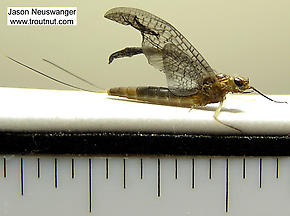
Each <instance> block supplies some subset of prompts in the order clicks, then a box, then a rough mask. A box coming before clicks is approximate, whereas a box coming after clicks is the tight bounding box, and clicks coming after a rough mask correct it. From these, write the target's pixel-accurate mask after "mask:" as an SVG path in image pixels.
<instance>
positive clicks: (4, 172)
mask: <svg viewBox="0 0 290 216" xmlns="http://www.w3.org/2000/svg"><path fill="white" fill-rule="evenodd" d="M6 174H7V172H6V158H3V177H4V178H6V176H7V175H6Z"/></svg>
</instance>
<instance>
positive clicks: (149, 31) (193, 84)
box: [8, 7, 287, 130]
mask: <svg viewBox="0 0 290 216" xmlns="http://www.w3.org/2000/svg"><path fill="white" fill-rule="evenodd" d="M104 16H105V18H107V19H110V20H113V21H116V22H118V23H120V24H123V25H130V26H132V27H133V28H135V29H137V30H138V31H140V33H141V35H142V47H127V48H125V49H123V50H120V51H117V52H114V53H113V54H111V55H110V57H109V64H110V63H112V62H113V61H114V60H115V59H117V58H122V57H132V56H134V55H138V54H144V55H145V57H146V58H147V60H148V63H149V64H150V65H152V66H153V67H155V68H157V69H159V70H160V71H162V72H164V73H165V75H166V78H167V84H168V88H164V87H152V86H149V87H117V88H111V89H108V90H106V92H107V94H108V95H111V96H118V97H126V98H128V99H133V100H138V101H144V102H148V103H151V104H160V105H171V106H180V107H190V108H195V107H199V106H206V105H207V104H210V103H220V104H219V106H218V108H217V109H216V111H215V114H214V119H215V120H216V121H218V122H220V123H222V124H223V125H226V126H228V127H231V128H234V129H237V128H235V127H233V126H230V125H227V124H225V123H223V122H221V121H220V120H218V119H217V117H218V114H219V113H220V111H221V108H222V105H223V101H224V100H225V99H226V94H228V93H245V92H246V90H251V91H256V92H257V93H259V94H260V95H262V96H264V97H266V98H267V99H269V100H271V101H273V102H276V103H287V102H285V101H276V100H273V99H271V98H269V97H267V96H266V95H264V94H262V93H261V92H260V91H258V90H257V89H256V88H254V87H252V86H250V85H249V80H248V79H246V78H244V77H241V76H237V77H234V76H229V75H226V74H221V73H220V74H217V73H216V72H215V71H214V70H213V69H212V68H211V67H210V65H209V64H208V63H207V61H206V60H205V59H204V58H203V57H202V55H201V54H200V53H199V52H198V51H197V50H196V49H195V48H194V47H193V45H191V43H190V42H189V41H188V40H187V39H186V38H185V37H184V36H183V35H182V34H181V33H180V32H179V31H178V30H177V29H176V28H174V27H173V26H172V25H171V24H169V23H168V22H166V21H164V20H163V19H161V18H159V17H157V16H155V15H153V14H151V13H148V12H146V11H143V10H140V9H136V8H128V7H118V8H113V9H111V10H109V11H107V12H106V13H105V15H104ZM8 58H10V57H8ZM10 59H11V60H13V61H15V62H17V63H18V64H21V65H22V66H24V67H26V68H28V69H31V70H33V71H35V72H37V73H39V74H41V75H43V76H46V77H48V78H50V79H52V80H54V81H56V82H59V83H62V84H64V85H67V86H70V87H73V88H76V89H80V90H86V89H83V88H79V87H77V86H73V85H70V84H67V83H65V82H62V81H60V80H57V79H55V78H53V77H50V76H48V75H46V74H44V73H43V72H40V71H38V70H36V69H34V68H31V67H30V66H27V65H25V64H23V63H21V62H19V61H17V60H15V59H13V58H10ZM45 61H47V62H48V63H50V64H52V65H54V66H56V67H58V68H60V69H62V70H63V71H65V72H67V73H69V74H71V75H72V76H75V77H76V78H78V79H81V80H83V81H85V82H86V83H88V84H90V85H93V84H92V83H90V82H88V81H86V80H84V79H82V78H80V77H78V76H76V75H74V74H72V73H71V72H69V71H67V70H65V69H63V68H61V67H60V66H58V65H56V64H54V63H52V62H50V61H48V60H45ZM93 86H94V87H96V86H95V85H93ZM86 91H88V90H86ZM95 92H97V91H95ZM237 130H238V129H237Z"/></svg>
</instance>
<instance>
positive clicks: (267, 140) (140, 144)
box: [0, 132, 290, 156]
mask: <svg viewBox="0 0 290 216" xmlns="http://www.w3.org/2000/svg"><path fill="white" fill-rule="evenodd" d="M0 154H21V155H33V154H34V155H39V154H49V155H50V154H53V155H60V154H62V155H63V154H69V155H125V156H130V155H132V156H134V155H182V156H187V155H188V156H191V155H195V156H199V155H200V156H203V155H208V156H290V139H289V136H270V135H267V136H261V135H257V136H254V135H244V136H232V135H194V134H165V133H121V132H88V133H84V132H79V133H75V132H55V133H50V132H49V133H48V132H0Z"/></svg>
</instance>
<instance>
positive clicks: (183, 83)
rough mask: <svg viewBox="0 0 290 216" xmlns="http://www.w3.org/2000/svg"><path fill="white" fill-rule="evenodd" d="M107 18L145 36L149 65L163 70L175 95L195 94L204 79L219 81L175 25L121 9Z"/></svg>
mask: <svg viewBox="0 0 290 216" xmlns="http://www.w3.org/2000/svg"><path fill="white" fill-rule="evenodd" d="M105 17H106V18H108V19H110V20H113V21H116V22H118V23H121V24H123V25H131V26H132V27H134V28H135V29H137V30H139V31H140V32H141V35H142V38H143V40H142V49H143V52H144V54H145V56H146V57H147V59H148V62H149V63H150V64H151V65H153V66H154V67H156V68H158V69H160V70H162V71H163V72H164V73H165V74H166V77H167V82H168V87H169V89H170V90H171V91H172V93H174V94H176V95H179V96H185V95H191V94H195V93H196V91H197V90H198V89H199V88H201V86H202V84H203V80H205V79H206V80H211V81H212V82H214V81H215V73H214V71H213V69H212V68H211V67H210V66H209V64H208V63H207V62H206V60H205V59H204V58H203V57H202V56H201V54H200V53H199V52H198V51H197V50H196V49H195V48H194V47H193V46H192V45H191V44H190V42H189V41H188V40H187V39H186V38H185V37H184V36H183V35H182V34H181V33H180V32H179V31H178V30H177V29H175V28H174V27H173V26H172V25H171V24H169V23H168V22H166V21H164V20H162V19H161V18H159V17H157V16H155V15H153V14H150V13H148V12H146V11H143V10H140V9H136V8H127V7H119V8H113V9H111V10H109V11H108V12H107V13H106V14H105Z"/></svg>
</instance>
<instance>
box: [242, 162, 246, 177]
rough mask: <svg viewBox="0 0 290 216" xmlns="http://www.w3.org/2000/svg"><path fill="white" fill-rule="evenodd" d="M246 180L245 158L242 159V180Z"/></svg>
mask: <svg viewBox="0 0 290 216" xmlns="http://www.w3.org/2000/svg"><path fill="white" fill-rule="evenodd" d="M245 178H246V158H243V179H245Z"/></svg>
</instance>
